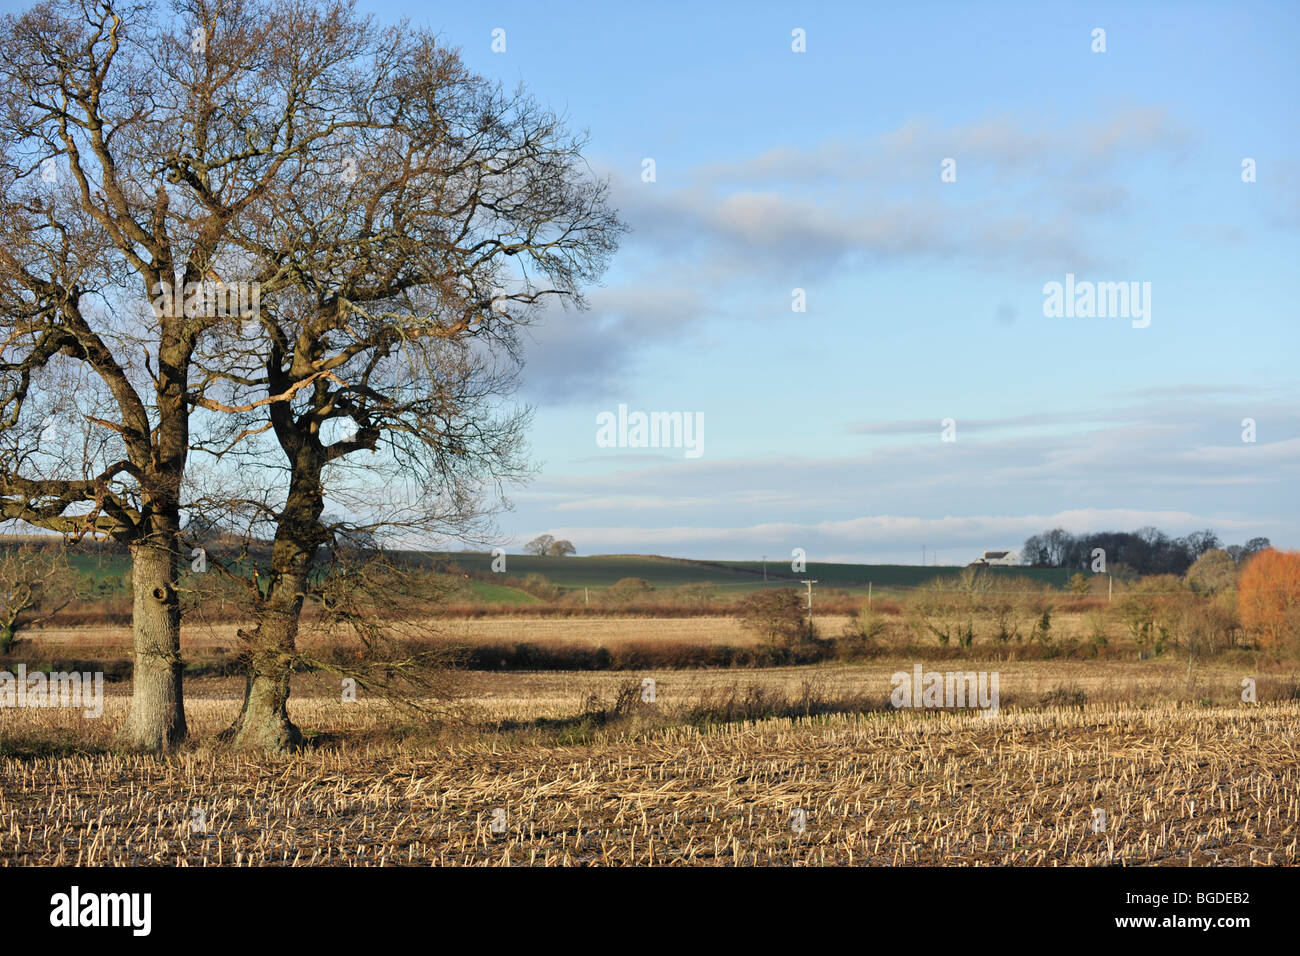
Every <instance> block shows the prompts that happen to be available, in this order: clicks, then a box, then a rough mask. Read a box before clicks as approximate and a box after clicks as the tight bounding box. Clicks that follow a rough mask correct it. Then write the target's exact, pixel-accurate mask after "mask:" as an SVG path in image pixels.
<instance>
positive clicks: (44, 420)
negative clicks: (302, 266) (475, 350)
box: [0, 0, 400, 750]
mask: <svg viewBox="0 0 1300 956" xmlns="http://www.w3.org/2000/svg"><path fill="white" fill-rule="evenodd" d="M399 42H400V32H399V31H395V30H380V29H378V28H376V27H374V26H373V24H371V23H370V22H369V21H367V20H364V19H361V18H358V17H357V16H355V15H354V14H353V13H352V12H351V9H350V7H349V6H348V5H347V4H343V3H337V2H336V3H332V4H330V5H327V6H318V5H315V4H312V3H306V2H294V3H273V2H270V0H175V2H174V3H172V4H171V5H170V6H169V7H168V8H163V7H160V6H158V5H154V4H150V3H135V4H128V5H119V4H115V3H111V2H107V0H50V2H46V3H43V4H41V5H40V6H39V7H36V8H34V9H33V10H31V11H30V12H28V13H26V14H24V15H21V16H16V17H15V16H11V17H7V18H6V19H5V20H4V22H3V25H2V26H0V83H2V85H3V89H4V93H3V94H2V95H3V99H2V100H0V148H2V149H3V150H4V154H3V161H2V162H0V177H2V182H0V186H3V199H2V200H0V321H2V322H3V323H4V329H3V333H2V334H0V344H2V347H3V354H2V355H0V430H3V441H2V442H0V513H2V514H3V515H4V516H6V517H9V518H17V519H21V520H24V521H27V522H30V523H32V524H36V525H39V526H42V527H46V528H50V529H53V530H56V531H60V532H64V533H67V534H86V533H95V534H107V535H111V536H112V537H114V538H116V539H117V540H119V541H121V542H123V543H125V544H126V545H127V546H128V547H129V549H130V553H131V558H132V569H133V570H132V578H133V581H134V589H135V596H134V609H133V622H134V634H135V637H134V639H135V672H134V674H135V676H134V681H135V686H134V693H133V696H132V704H131V712H130V716H129V718H128V722H127V725H126V727H125V728H124V729H123V732H124V736H125V739H126V741H127V742H128V743H129V744H132V745H134V746H138V747H142V748H146V749H155V750H156V749H162V748H165V747H169V746H172V745H174V744H176V743H178V742H179V741H180V740H182V739H183V738H184V736H185V733H186V724H185V713H184V703H183V695H182V687H181V671H182V667H181V658H180V641H179V635H180V604H179V600H178V597H177V593H176V583H177V574H178V571H177V563H178V557H179V555H178V550H179V548H178V533H179V530H180V516H181V513H182V511H184V510H185V502H183V501H182V493H183V488H184V487H185V474H186V468H187V463H188V456H189V451H190V444H191V440H192V435H191V414H192V412H194V411H195V410H199V411H200V412H205V413H206V412H211V413H215V416H216V417H218V418H219V417H220V416H221V415H225V414H230V413H232V412H233V410H231V409H228V408H223V407H219V406H217V405H214V404H213V403H212V402H211V401H209V400H208V399H207V397H206V389H207V388H208V386H209V385H210V384H211V383H210V382H209V381H208V380H206V379H205V378H203V377H202V376H198V375H195V369H194V365H193V360H194V356H195V351H196V349H197V347H198V345H199V342H200V340H201V339H203V338H204V336H205V335H207V334H208V333H210V332H211V331H212V330H213V329H214V327H216V326H219V325H223V324H230V325H238V324H239V321H238V320H240V319H241V318H247V317H249V316H250V315H252V314H253V313H254V312H255V311H256V298H257V294H258V291H259V290H260V292H261V293H263V294H267V293H272V292H274V291H275V289H276V288H277V287H278V286H280V285H284V284H291V283H293V282H297V281H298V278H299V277H297V276H293V275H291V274H286V273H283V272H281V271H280V270H279V269H278V268H276V267H275V264H274V263H262V264H261V265H262V266H264V267H265V268H263V269H262V270H261V271H256V270H252V269H249V268H247V267H246V265H245V262H244V258H245V257H246V254H245V253H244V251H243V250H242V248H241V247H240V245H239V244H238V243H235V242H233V241H232V235H231V233H232V228H233V226H234V225H235V224H236V223H241V224H242V223H243V222H244V220H246V219H249V218H250V217H255V216H257V215H258V214H260V213H264V212H265V211H266V209H267V207H266V206H265V205H264V204H263V203H262V200H264V199H265V198H266V197H267V196H268V195H269V194H271V193H273V192H277V191H279V190H282V189H284V188H285V187H286V176H285V174H284V172H283V170H284V167H285V166H286V164H289V163H290V162H291V161H292V162H295V163H297V164H298V166H299V168H301V165H302V160H301V157H303V156H304V155H306V154H311V155H313V156H318V155H321V154H323V152H324V151H325V149H326V146H325V144H326V143H327V142H330V141H331V138H332V137H336V136H337V135H339V134H340V130H341V128H342V127H343V126H346V125H347V124H351V125H352V126H353V127H354V128H363V127H370V126H372V125H375V123H376V117H377V116H382V115H383V114H390V113H391V110H390V109H389V107H388V104H389V103H390V99H391V97H392V96H393V90H394V86H395V84H396V83H398V79H397V75H396V68H395V67H394V66H391V65H390V64H392V63H394V53H395V50H396V47H397V45H398V44H399ZM51 174H52V175H51ZM50 180H54V182H50ZM297 185H298V187H299V188H302V186H303V185H304V184H302V183H299V184H297ZM255 271H256V274H255V275H254V274H253V273H254V272H255ZM234 274H242V275H244V276H245V278H248V277H250V276H251V278H252V279H253V282H244V281H242V280H240V284H239V285H238V286H237V288H238V290H239V291H238V294H237V295H234V296H233V298H232V291H231V286H230V284H229V283H228V281H227V280H228V279H229V278H230V277H231V276H232V275H234ZM250 290H251V291H250ZM232 302H233V305H232ZM214 303H215V304H214ZM133 306H142V308H133ZM232 316H233V318H234V321H232ZM325 374H328V369H324V368H322V369H314V370H313V371H311V372H309V373H308V374H307V376H306V377H305V378H303V379H297V378H292V377H291V378H289V379H288V380H278V381H277V384H278V385H279V386H280V391H279V392H277V393H274V394H264V395H262V396H261V398H260V400H261V401H263V402H264V403H269V402H270V401H271V400H272V399H274V398H276V397H283V396H285V395H286V394H293V393H294V392H296V391H297V390H299V389H305V388H307V387H308V386H309V385H311V384H312V382H314V381H315V380H316V378H318V377H319V376H321V375H325ZM71 386H76V387H75V388H70V387H71ZM56 388H57V389H60V390H59V391H55V389H56ZM55 395H63V396H71V398H70V399H69V400H68V401H66V402H64V403H63V404H62V405H60V404H59V403H58V402H55V401H53V396H55ZM59 416H62V418H63V419H64V420H65V424H66V425H69V426H76V427H75V428H74V427H68V428H67V429H66V430H67V432H68V433H70V434H72V435H73V436H74V439H75V441H73V442H72V443H73V444H76V445H78V447H77V448H75V449H69V450H70V451H72V452H73V453H72V454H67V455H65V454H60V453H58V452H55V453H51V450H50V449H49V448H47V447H46V446H45V445H44V444H43V443H42V441H41V437H42V436H43V435H48V434H49V432H50V430H51V418H52V417H53V418H55V419H57V418H58V417H59ZM209 417H212V416H209ZM63 431H64V430H63V429H62V428H59V427H56V428H55V432H56V434H62V433H63ZM199 431H201V429H199Z"/></svg>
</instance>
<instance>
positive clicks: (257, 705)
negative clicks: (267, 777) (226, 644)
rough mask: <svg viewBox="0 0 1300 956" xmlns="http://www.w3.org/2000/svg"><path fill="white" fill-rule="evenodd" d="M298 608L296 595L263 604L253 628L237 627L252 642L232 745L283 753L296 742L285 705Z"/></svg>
mask: <svg viewBox="0 0 1300 956" xmlns="http://www.w3.org/2000/svg"><path fill="white" fill-rule="evenodd" d="M295 605H296V606H295ZM301 610H302V602H301V600H299V601H290V602H289V606H287V607H267V608H264V609H263V610H262V612H261V614H260V616H259V619H258V622H257V626H256V627H255V628H254V629H253V633H252V634H251V635H244V634H243V632H241V636H244V637H245V639H246V640H247V641H248V642H249V643H250V644H251V645H252V648H251V654H250V661H249V671H248V682H247V683H246V684H245V686H244V706H243V709H242V710H241V711H240V713H239V719H238V720H236V721H235V724H234V726H233V727H232V728H231V729H230V731H229V733H230V734H231V743H232V745H233V746H235V747H239V748H245V749H249V750H262V751H266V752H267V753H285V752H287V751H290V750H293V749H294V748H295V747H298V746H299V745H301V744H302V733H301V732H300V731H299V730H298V728H297V727H296V726H294V723H293V721H291V720H290V719H289V709H288V703H289V679H290V677H291V675H292V669H291V665H292V663H293V657H294V641H295V639H296V638H297V636H298V615H299V613H300V612H301Z"/></svg>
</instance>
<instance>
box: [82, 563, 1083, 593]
mask: <svg viewBox="0 0 1300 956" xmlns="http://www.w3.org/2000/svg"><path fill="white" fill-rule="evenodd" d="M392 556H393V557H394V558H396V559H398V560H399V561H405V562H410V563H411V564H415V565H424V566H430V565H444V566H446V565H455V566H456V567H457V568H459V569H460V570H462V571H465V572H469V573H471V574H474V575H475V578H478V579H477V580H475V579H471V580H468V581H465V582H464V583H463V585H462V586H461V594H460V595H458V599H459V600H466V601H469V602H472V603H483V604H521V605H523V604H535V603H539V598H536V597H534V596H532V595H530V594H527V593H525V592H524V591H522V590H520V589H518V588H516V587H512V586H510V585H511V584H512V583H515V582H517V581H518V580H519V579H520V578H523V577H525V576H528V575H538V576H540V577H542V578H545V579H546V580H547V581H549V582H550V583H551V584H553V585H555V586H556V587H560V588H565V589H570V590H573V589H580V588H591V589H593V590H601V589H604V588H608V587H609V586H610V585H612V584H614V583H615V582H617V581H619V580H621V579H623V578H643V579H644V580H646V581H648V582H650V584H651V586H652V587H654V588H656V589H660V590H669V589H672V588H677V587H681V586H682V585H686V584H707V585H710V586H712V587H715V588H718V589H720V591H721V593H722V594H724V595H725V594H737V595H740V594H745V593H748V592H750V591H755V590H759V589H761V588H765V587H789V586H800V582H801V581H803V580H804V579H805V578H807V579H811V580H815V581H817V582H818V587H819V588H821V589H827V588H839V589H843V590H845V591H848V592H849V593H851V594H855V595H858V594H866V592H867V588H868V585H870V587H871V589H872V592H873V593H874V594H875V595H877V596H879V597H885V598H887V597H891V596H902V595H903V594H905V593H906V592H907V591H909V590H911V589H913V588H916V587H919V586H921V585H923V584H926V583H928V582H930V581H933V580H936V579H939V580H955V579H956V578H957V576H958V575H959V574H960V573H961V572H962V570H963V569H962V568H960V567H936V566H921V565H909V564H837V563H828V562H817V561H814V562H809V563H808V567H807V571H806V573H802V574H796V573H794V572H792V571H791V570H790V562H789V561H777V560H770V561H768V562H767V569H766V578H765V577H764V568H763V562H762V561H702V560H690V559H685V558H667V557H663V556H660V555H646V554H606V555H592V556H588V557H578V556H570V557H563V558H561V557H539V556H537V555H531V554H510V555H507V556H506V573H505V575H503V578H504V579H505V580H502V583H501V584H496V583H493V582H492V581H491V580H483V579H481V578H479V577H478V576H479V575H487V574H490V573H491V571H492V555H491V554H490V553H488V552H481V551H442V552H427V551H398V552H393V553H392ZM70 557H71V561H72V563H73V565H74V566H75V567H76V568H77V569H78V570H80V571H82V572H83V573H85V574H87V575H89V576H90V578H91V579H92V580H93V581H94V582H95V583H96V584H97V585H99V587H100V588H101V589H107V590H109V591H114V590H117V589H119V588H121V587H122V585H123V582H124V579H125V576H126V575H127V574H129V573H130V570H131V563H130V560H129V558H127V557H126V556H125V555H114V554H99V555H97V554H85V553H81V554H78V553H76V552H74V553H73V554H72V555H71V556H70ZM988 570H989V572H990V573H992V574H994V575H997V576H999V577H1008V578H1013V577H1020V578H1030V579H1032V580H1034V581H1038V582H1041V583H1045V584H1049V585H1051V586H1053V587H1056V588H1064V587H1065V586H1066V585H1067V584H1068V582H1069V578H1070V574H1071V572H1070V571H1069V570H1067V569H1063V568H1016V567H1012V568H998V567H993V568H989V569H988Z"/></svg>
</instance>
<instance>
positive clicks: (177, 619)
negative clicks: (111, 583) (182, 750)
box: [121, 539, 186, 752]
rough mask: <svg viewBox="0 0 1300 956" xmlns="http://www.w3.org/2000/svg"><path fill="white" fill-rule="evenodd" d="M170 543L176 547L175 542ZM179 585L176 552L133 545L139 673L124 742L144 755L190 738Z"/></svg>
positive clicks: (135, 682) (132, 696)
mask: <svg viewBox="0 0 1300 956" xmlns="http://www.w3.org/2000/svg"><path fill="white" fill-rule="evenodd" d="M168 543H169V544H171V545H174V544H175V540H174V539H172V540H171V541H170V542H168ZM177 580H178V578H177V569H176V551H175V549H174V547H167V546H164V547H159V546H157V545H154V544H137V545H132V546H131V584H132V590H133V591H134V598H135V603H134V607H133V614H132V625H133V631H134V638H135V672H134V675H133V678H132V690H131V712H130V715H129V716H128V717H127V720H126V724H125V726H123V728H122V730H121V738H122V740H123V742H124V743H125V744H126V745H127V746H129V747H132V748H136V749H140V750H147V751H151V752H158V751H164V750H169V749H171V748H172V747H175V746H176V745H177V744H179V743H180V742H181V741H183V740H184V739H185V734H186V727H185V699H184V696H183V694H182V691H181V613H180V603H179V601H178V598H177V595H176V583H177Z"/></svg>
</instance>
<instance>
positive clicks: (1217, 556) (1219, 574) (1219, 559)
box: [1187, 548, 1237, 594]
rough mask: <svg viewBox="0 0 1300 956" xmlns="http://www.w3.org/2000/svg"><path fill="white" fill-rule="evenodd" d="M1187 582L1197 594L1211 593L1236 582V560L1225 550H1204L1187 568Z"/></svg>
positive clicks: (1224, 588)
mask: <svg viewBox="0 0 1300 956" xmlns="http://www.w3.org/2000/svg"><path fill="white" fill-rule="evenodd" d="M1187 583H1188V585H1189V586H1190V587H1191V589H1192V590H1193V591H1195V592H1196V593H1197V594H1213V593H1214V592H1216V591H1223V590H1226V589H1228V588H1231V587H1232V586H1233V585H1234V584H1236V583H1237V562H1236V561H1233V560H1232V557H1231V556H1230V555H1229V554H1228V552H1227V551H1221V550H1220V549H1218V548H1215V549H1214V550H1212V551H1206V552H1205V553H1204V554H1203V555H1201V556H1200V557H1199V558H1197V559H1196V563H1194V564H1193V565H1192V566H1191V567H1190V568H1188V569H1187Z"/></svg>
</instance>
